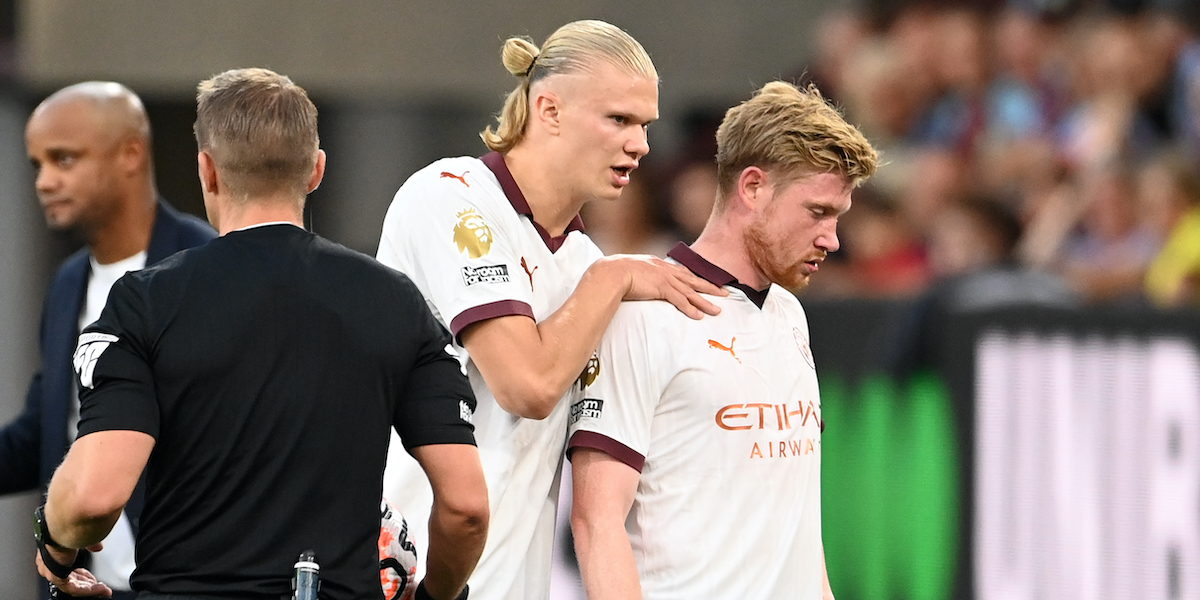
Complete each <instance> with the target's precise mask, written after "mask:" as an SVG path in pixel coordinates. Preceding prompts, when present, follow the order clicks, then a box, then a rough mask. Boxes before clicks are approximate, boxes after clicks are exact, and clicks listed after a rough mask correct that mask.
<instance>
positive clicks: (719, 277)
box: [667, 242, 771, 308]
mask: <svg viewBox="0 0 1200 600" xmlns="http://www.w3.org/2000/svg"><path fill="white" fill-rule="evenodd" d="M667 256H669V257H671V258H673V259H675V262H677V263H679V264H681V265H683V266H685V267H687V268H688V270H690V271H691V272H693V273H695V274H696V275H699V276H700V277H701V278H703V279H704V280H706V281H708V282H709V283H711V284H713V285H715V286H718V287H722V286H726V285H730V286H733V287H735V288H737V289H739V290H742V291H743V292H745V294H746V297H747V298H749V299H750V301H751V302H753V303H754V304H755V306H757V307H759V308H762V307H763V304H764V303H765V302H766V301H767V293H768V292H770V291H771V286H769V285H768V286H767V289H765V290H761V291H760V290H756V289H754V288H752V287H750V286H748V285H746V284H744V283H742V282H740V281H738V280H737V277H734V276H733V275H730V274H729V272H728V271H726V270H725V269H722V268H721V267H718V266H717V265H714V264H712V263H710V262H708V260H706V259H705V258H704V257H703V256H700V255H699V254H696V251H695V250H692V249H691V248H690V247H688V245H687V244H685V243H683V242H679V243H678V244H675V247H674V248H671V251H670V252H668V253H667Z"/></svg>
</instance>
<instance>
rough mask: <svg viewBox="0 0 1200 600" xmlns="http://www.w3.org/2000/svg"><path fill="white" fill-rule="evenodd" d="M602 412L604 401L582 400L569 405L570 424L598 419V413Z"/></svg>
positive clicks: (594, 399)
mask: <svg viewBox="0 0 1200 600" xmlns="http://www.w3.org/2000/svg"><path fill="white" fill-rule="evenodd" d="M603 410H604V401H603V400H600V399H597V398H584V399H583V400H580V401H579V402H576V403H575V404H572V405H571V424H572V425H574V424H575V423H578V422H579V420H580V419H585V418H586V419H599V418H600V413H601V412H602V411H603Z"/></svg>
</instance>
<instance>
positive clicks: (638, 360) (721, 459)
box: [568, 82, 877, 600]
mask: <svg viewBox="0 0 1200 600" xmlns="http://www.w3.org/2000/svg"><path fill="white" fill-rule="evenodd" d="M717 148H718V150H717V173H718V180H719V182H720V185H719V188H718V198H717V202H716V205H715V206H714V208H713V212H712V215H711V216H710V217H709V220H708V224H707V225H706V226H705V228H704V231H703V233H702V234H701V235H700V237H699V239H697V240H696V242H695V243H694V244H692V246H691V247H688V246H686V245H684V244H682V243H681V244H679V245H677V246H676V247H675V248H674V249H673V250H672V251H671V252H670V253H669V254H668V256H669V257H671V258H672V259H674V260H675V261H676V262H677V263H679V264H681V265H683V266H685V267H687V268H688V269H690V270H691V271H692V272H694V273H695V274H697V275H699V276H701V277H703V278H705V279H707V280H708V281H709V282H711V283H712V284H714V285H720V286H724V288H725V289H726V290H727V291H728V292H729V296H728V297H725V298H715V297H714V298H712V301H713V302H714V303H715V304H717V306H719V307H721V309H722V310H721V314H720V315H719V316H716V317H710V318H706V319H704V320H701V321H693V320H690V319H684V318H680V317H679V315H678V314H677V313H676V311H674V310H672V309H671V308H670V307H669V306H667V305H665V304H663V303H659V302H638V303H625V304H623V305H622V306H621V308H620V309H619V310H618V311H617V314H616V316H615V317H614V318H613V321H612V324H611V325H610V327H609V329H608V332H607V333H606V334H605V336H604V339H603V341H602V342H601V344H600V348H599V350H598V351H597V359H598V363H599V364H598V374H597V376H596V378H595V381H594V382H593V383H592V384H591V385H589V386H587V387H586V388H585V389H584V390H583V397H582V398H581V399H580V400H578V401H577V402H576V404H575V405H574V406H573V407H572V410H571V417H570V424H569V427H570V441H569V444H568V453H569V456H570V458H571V461H572V474H573V478H574V481H573V483H574V505H573V509H572V514H571V521H572V523H571V525H572V531H573V532H574V536H575V546H576V552H577V554H578V556H579V562H580V567H581V571H582V573H583V580H584V586H585V588H586V589H587V595H588V598H589V600H604V599H610V598H620V599H622V600H627V599H630V598H651V599H661V598H735V597H736V598H747V599H758V598H796V599H801V600H818V599H821V598H825V599H830V598H832V597H833V593H832V591H831V590H830V588H829V583H828V578H827V576H826V574H825V558H824V551H823V546H822V543H821V494H820V483H821V432H822V430H823V429H824V422H823V421H822V419H821V401H820V395H819V391H818V389H817V377H816V367H815V362H814V361H813V356H812V351H811V349H810V348H809V341H808V340H809V337H808V322H807V320H806V318H805V315H804V310H803V308H802V307H801V306H800V303H799V302H798V301H797V300H796V297H795V296H793V295H792V294H791V293H790V292H789V291H788V290H787V289H785V288H791V289H797V288H800V287H803V286H804V285H806V284H807V283H808V281H809V279H810V278H811V277H812V276H813V275H814V274H815V273H816V272H817V271H818V270H819V268H820V265H821V262H822V261H823V260H824V259H825V257H826V255H828V253H830V252H833V251H835V250H837V249H838V239H837V221H838V217H839V216H840V215H842V214H843V213H845V212H846V211H847V210H848V209H849V208H850V195H851V192H852V191H853V190H854V188H855V187H857V186H858V185H859V184H861V183H862V182H863V181H864V180H865V179H867V178H868V177H870V176H871V175H872V174H873V173H874V172H875V168H876V164H877V157H876V153H875V150H874V149H872V147H871V144H870V143H869V142H868V141H867V140H866V138H864V137H863V135H862V134H861V133H859V131H858V130H857V129H855V128H854V127H852V126H850V125H849V124H847V123H846V122H845V121H844V120H843V119H842V117H841V116H840V115H839V114H838V113H837V111H836V110H834V109H833V108H832V107H831V106H829V104H828V103H826V101H825V100H824V99H823V98H822V97H821V95H820V93H819V92H818V91H817V90H816V89H815V88H811V87H810V88H807V89H797V88H796V87H795V86H793V85H791V84H787V83H783V82H773V83H770V84H767V85H766V86H765V87H763V89H762V90H761V91H759V92H758V93H757V94H756V95H755V96H754V97H753V98H752V99H750V100H748V101H746V102H744V103H742V104H740V105H738V106H736V107H734V108H732V109H730V110H729V111H728V112H727V113H726V115H725V120H724V122H723V123H722V124H721V126H720V128H719V130H718V132H717Z"/></svg>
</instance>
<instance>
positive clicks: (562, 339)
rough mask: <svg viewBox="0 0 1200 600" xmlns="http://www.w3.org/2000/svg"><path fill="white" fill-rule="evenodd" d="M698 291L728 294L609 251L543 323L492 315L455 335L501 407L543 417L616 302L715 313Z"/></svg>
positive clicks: (678, 270) (665, 266)
mask: <svg viewBox="0 0 1200 600" xmlns="http://www.w3.org/2000/svg"><path fill="white" fill-rule="evenodd" d="M702 293H703V294H712V295H720V296H723V295H726V294H727V292H725V291H724V290H722V289H721V288H718V287H717V286H715V285H713V284H711V283H709V282H708V281H705V280H704V279H702V278H700V277H697V276H696V275H695V274H693V273H692V272H691V271H689V270H688V269H687V268H685V267H683V266H680V265H677V264H674V263H669V262H667V261H664V260H661V259H657V258H654V257H649V256H611V257H607V258H602V259H600V260H598V261H596V262H595V263H594V264H592V266H591V267H589V268H588V270H587V271H586V272H585V273H584V275H583V278H582V279H580V281H579V285H578V286H577V287H576V288H575V291H574V292H573V293H572V294H571V296H570V297H569V298H568V299H567V301H566V302H565V303H564V304H563V305H562V306H561V307H560V308H559V309H558V310H557V311H555V312H554V314H552V315H550V317H549V318H547V319H545V320H544V321H542V322H541V323H535V322H534V321H533V319H530V318H529V317H526V316H520V315H510V316H504V317H498V318H493V319H488V320H485V321H479V322H477V323H473V324H471V325H468V326H467V327H466V328H464V329H463V330H462V331H461V332H460V333H459V337H460V339H461V340H462V342H463V346H464V347H466V349H467V350H468V351H469V352H470V353H471V357H472V359H474V361H475V364H476V365H477V366H478V367H479V372H480V373H481V374H482V375H483V379H484V381H486V382H487V384H488V388H489V389H490V390H491V391H492V393H493V394H495V396H496V401H497V402H498V403H499V404H500V406H501V407H502V408H504V410H506V411H508V412H509V413H512V414H514V415H517V416H521V417H525V418H529V419H544V418H546V416H547V415H549V414H550V411H551V410H553V409H554V405H555V404H556V403H557V402H558V400H559V399H560V398H562V396H563V394H564V393H566V391H567V388H569V387H570V386H571V383H572V382H574V381H575V379H576V378H577V377H578V376H579V372H580V371H582V370H583V367H584V365H586V364H587V360H588V358H589V357H590V356H591V354H592V351H593V350H595V349H596V346H597V345H598V344H599V343H600V337H601V335H603V334H604V329H605V328H606V327H608V323H609V321H611V320H612V317H613V314H615V313H616V311H617V307H618V306H619V305H620V303H621V301H622V300H666V301H668V302H670V303H671V304H673V305H675V307H676V308H678V309H679V310H680V311H681V312H683V313H684V314H686V315H687V316H689V317H691V318H693V319H699V318H701V317H702V316H703V314H704V313H708V314H710V315H715V314H717V313H718V312H720V309H719V308H717V306H716V305H714V304H713V303H712V302H710V301H709V300H707V299H705V298H704V297H703V296H702V295H701V294H702Z"/></svg>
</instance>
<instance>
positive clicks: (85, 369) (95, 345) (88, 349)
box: [71, 332, 120, 389]
mask: <svg viewBox="0 0 1200 600" xmlns="http://www.w3.org/2000/svg"><path fill="white" fill-rule="evenodd" d="M118 339H120V338H118V337H117V336H115V335H111V334H108V333H95V332H92V333H85V334H82V335H80V336H79V345H78V346H76V348H75V355H74V356H72V357H71V365H72V366H73V367H74V368H75V374H76V375H78V376H79V385H82V386H83V387H85V388H88V389H91V388H92V386H93V385H94V384H95V382H94V381H93V380H92V375H93V374H94V373H95V371H96V361H97V360H100V355H101V354H104V351H105V350H107V349H108V346H109V344H112V343H113V342H115V341H117V340H118Z"/></svg>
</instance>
